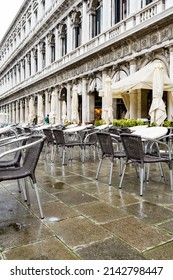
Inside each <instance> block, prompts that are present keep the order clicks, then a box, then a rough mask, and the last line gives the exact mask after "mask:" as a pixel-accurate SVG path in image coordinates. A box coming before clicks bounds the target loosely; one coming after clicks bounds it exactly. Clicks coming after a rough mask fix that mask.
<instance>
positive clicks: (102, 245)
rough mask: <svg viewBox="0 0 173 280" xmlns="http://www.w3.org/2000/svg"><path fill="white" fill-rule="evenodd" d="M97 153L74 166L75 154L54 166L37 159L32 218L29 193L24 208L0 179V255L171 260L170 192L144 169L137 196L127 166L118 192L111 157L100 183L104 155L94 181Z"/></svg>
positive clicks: (19, 196) (172, 215) (13, 187)
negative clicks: (41, 213) (145, 175)
mask: <svg viewBox="0 0 173 280" xmlns="http://www.w3.org/2000/svg"><path fill="white" fill-rule="evenodd" d="M97 166H98V158H96V159H94V158H93V155H92V153H90V156H89V157H87V158H86V160H85V163H84V164H82V163H81V161H80V159H79V155H78V151H76V152H74V158H73V161H72V162H71V163H69V164H67V165H65V166H62V165H61V158H60V154H59V153H58V152H57V154H56V158H55V162H54V163H51V162H50V154H48V155H47V159H46V160H44V151H43V153H42V155H41V157H40V160H39V163H38V166H37V169H36V177H37V183H38V186H39V193H40V197H41V201H42V207H43V211H44V216H45V218H44V219H40V216H39V211H38V207H37V203H36V199H35V193H34V190H33V189H32V188H31V187H30V186H29V192H30V198H31V205H30V206H29V207H28V206H27V204H26V203H25V202H24V199H23V196H22V193H19V191H18V186H17V182H16V181H11V182H10V181H8V182H3V183H1V184H0V259H5V260H15V259H16V260H25V259H27V260H78V259H82V260H113V259H115V260H116V259H117V260H125V259H128V260H133V259H134V260H142V259H147V260H149V259H163V260H169V259H171V260H172V259H173V193H171V191H170V185H169V173H168V169H167V166H165V173H166V177H167V182H166V183H165V182H164V181H163V179H161V178H160V173H159V169H158V166H156V165H154V166H152V167H151V170H150V180H149V183H148V184H145V187H144V195H143V197H140V196H139V178H137V176H136V172H135V169H134V168H133V167H132V166H129V167H128V172H127V174H126V176H125V179H124V182H123V188H122V190H120V189H118V185H119V180H120V177H119V175H118V174H119V171H118V164H117V162H115V164H114V170H113V178H112V186H109V185H108V176H109V167H110V162H109V160H107V159H105V160H104V161H103V165H102V169H101V172H100V176H99V179H98V181H96V180H95V175H96V169H97Z"/></svg>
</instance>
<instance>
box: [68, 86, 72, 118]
mask: <svg viewBox="0 0 173 280" xmlns="http://www.w3.org/2000/svg"><path fill="white" fill-rule="evenodd" d="M71 91H72V85H71V84H70V83H68V84H67V120H68V121H71Z"/></svg>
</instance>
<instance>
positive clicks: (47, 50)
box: [45, 36, 51, 66]
mask: <svg viewBox="0 0 173 280" xmlns="http://www.w3.org/2000/svg"><path fill="white" fill-rule="evenodd" d="M45 43H46V66H48V65H49V64H50V63H51V54H50V45H49V41H48V36H46V38H45Z"/></svg>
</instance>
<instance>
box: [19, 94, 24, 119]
mask: <svg viewBox="0 0 173 280" xmlns="http://www.w3.org/2000/svg"><path fill="white" fill-rule="evenodd" d="M20 123H24V108H23V99H20Z"/></svg>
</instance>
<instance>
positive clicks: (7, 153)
mask: <svg viewBox="0 0 173 280" xmlns="http://www.w3.org/2000/svg"><path fill="white" fill-rule="evenodd" d="M29 138H31V137H27V139H29ZM45 139H46V137H45V136H42V138H40V139H39V140H36V141H34V142H32V143H29V144H25V145H23V146H20V147H17V148H14V149H11V150H9V151H6V152H4V153H2V154H0V158H3V157H4V156H6V155H9V154H12V153H15V152H17V151H22V150H26V149H28V148H30V147H31V146H34V145H36V144H38V143H40V142H42V141H44V140H45ZM16 140H17V139H16ZM20 140H21V138H20Z"/></svg>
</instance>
